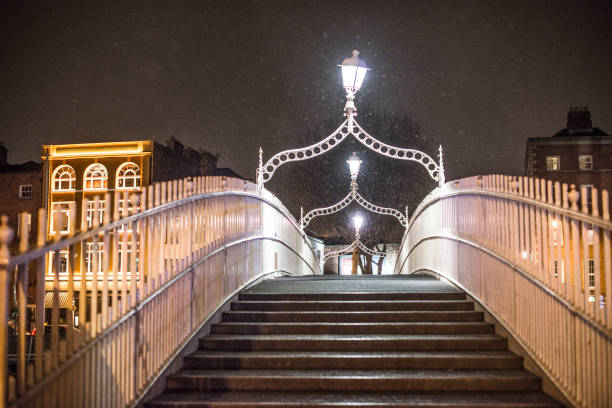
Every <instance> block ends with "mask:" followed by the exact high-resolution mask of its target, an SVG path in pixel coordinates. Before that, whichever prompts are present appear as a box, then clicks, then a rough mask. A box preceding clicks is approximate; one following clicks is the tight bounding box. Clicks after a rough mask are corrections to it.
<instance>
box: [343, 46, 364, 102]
mask: <svg viewBox="0 0 612 408" xmlns="http://www.w3.org/2000/svg"><path fill="white" fill-rule="evenodd" d="M339 67H340V68H342V86H343V87H344V89H346V94H347V95H350V96H354V95H355V92H357V91H358V90H359V88H361V84H362V83H363V80H364V78H365V76H366V73H367V72H368V71H369V68H368V67H367V66H366V63H365V62H364V60H362V59H361V58H359V51H357V50H353V56H352V57H350V58H345V59H344V61H342V65H339Z"/></svg>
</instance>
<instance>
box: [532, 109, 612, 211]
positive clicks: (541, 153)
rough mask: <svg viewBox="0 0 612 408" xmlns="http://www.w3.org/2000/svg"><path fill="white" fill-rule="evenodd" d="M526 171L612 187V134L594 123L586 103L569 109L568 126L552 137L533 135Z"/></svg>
mask: <svg viewBox="0 0 612 408" xmlns="http://www.w3.org/2000/svg"><path fill="white" fill-rule="evenodd" d="M525 173H526V175H527V176H530V177H538V178H545V179H548V180H553V181H559V182H561V183H568V184H575V185H576V188H577V189H578V188H580V190H581V187H585V188H586V191H587V201H590V191H591V188H593V187H595V188H597V189H607V190H608V191H612V136H610V135H608V134H607V133H605V132H604V131H602V130H601V129H599V128H597V127H593V124H592V122H591V112H590V111H589V109H588V108H586V107H573V108H570V110H569V112H568V113H567V127H566V128H564V129H561V130H560V131H559V132H557V133H556V134H554V135H553V136H551V137H530V138H528V139H527V146H526V150H525Z"/></svg>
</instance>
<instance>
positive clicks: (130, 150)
mask: <svg viewBox="0 0 612 408" xmlns="http://www.w3.org/2000/svg"><path fill="white" fill-rule="evenodd" d="M145 143H150V142H144V141H139V142H113V143H81V144H68V145H49V146H45V147H46V148H48V149H49V150H48V151H49V156H50V157H66V156H68V157H72V156H108V155H130V154H139V153H143V152H144V151H145V146H144V145H145Z"/></svg>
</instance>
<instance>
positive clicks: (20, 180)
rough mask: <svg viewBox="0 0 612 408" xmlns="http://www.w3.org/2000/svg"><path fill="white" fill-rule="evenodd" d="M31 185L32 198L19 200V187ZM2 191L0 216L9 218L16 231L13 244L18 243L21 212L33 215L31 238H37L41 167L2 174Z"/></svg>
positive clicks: (0, 181) (0, 188) (0, 182)
mask: <svg viewBox="0 0 612 408" xmlns="http://www.w3.org/2000/svg"><path fill="white" fill-rule="evenodd" d="M21 185H31V186H32V196H31V197H30V198H19V186H21ZM0 191H1V192H2V200H1V201H0V214H5V215H7V216H8V217H9V225H10V226H11V228H13V230H14V231H15V239H14V240H13V244H16V243H17V242H18V240H17V238H18V234H19V231H18V221H17V220H18V215H19V213H21V212H29V213H31V214H32V217H31V220H30V221H31V224H30V232H31V233H30V236H31V237H32V236H33V240H35V237H36V231H37V228H38V220H37V211H38V209H39V208H40V206H41V202H42V174H41V171H40V167H39V168H38V169H37V170H29V171H19V172H13V171H11V172H0Z"/></svg>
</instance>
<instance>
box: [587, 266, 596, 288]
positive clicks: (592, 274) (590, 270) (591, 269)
mask: <svg viewBox="0 0 612 408" xmlns="http://www.w3.org/2000/svg"><path fill="white" fill-rule="evenodd" d="M587 273H588V278H589V289H595V260H594V259H589V260H587Z"/></svg>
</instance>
